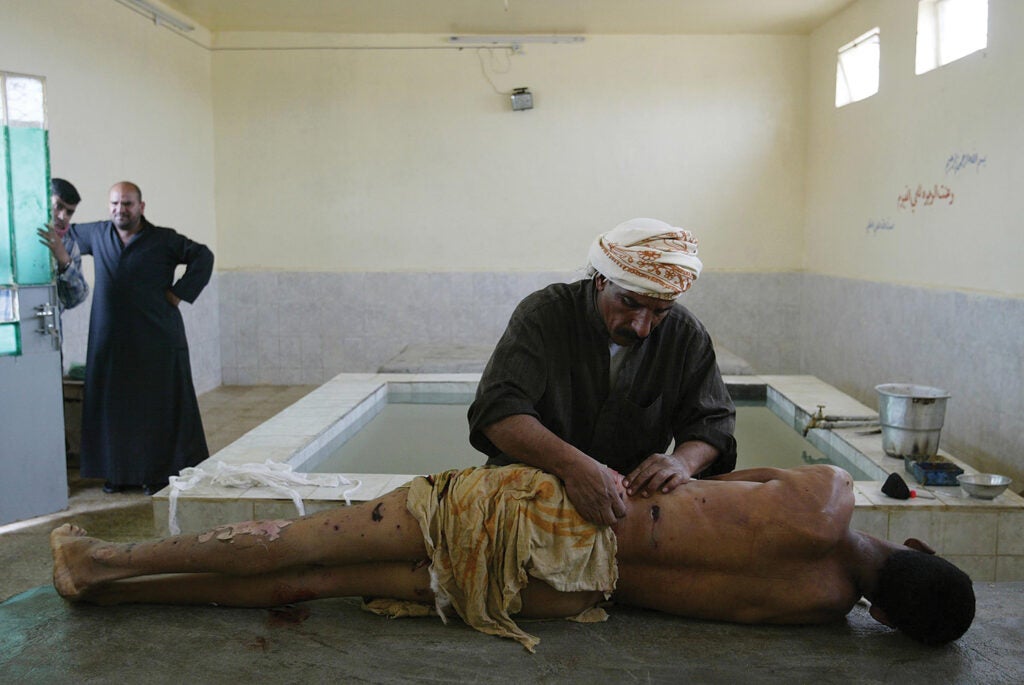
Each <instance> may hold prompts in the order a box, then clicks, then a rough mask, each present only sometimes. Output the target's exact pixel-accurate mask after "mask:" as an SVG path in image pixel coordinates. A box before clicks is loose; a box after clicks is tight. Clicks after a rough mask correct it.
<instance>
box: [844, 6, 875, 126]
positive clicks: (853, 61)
mask: <svg viewBox="0 0 1024 685" xmlns="http://www.w3.org/2000/svg"><path fill="white" fill-rule="evenodd" d="M879 46H880V38H879V32H878V27H877V26H876V27H875V28H873V29H871V30H870V31H868V32H867V33H865V34H864V35H863V36H861V37H860V38H858V39H857V40H855V41H853V42H852V43H847V44H846V45H844V46H843V47H841V48H839V56H838V58H837V59H836V107H842V106H843V105H848V104H850V103H851V102H857V101H858V100H863V99H864V98H867V97H871V96H872V95H874V94H875V93H877V92H878V54H879Z"/></svg>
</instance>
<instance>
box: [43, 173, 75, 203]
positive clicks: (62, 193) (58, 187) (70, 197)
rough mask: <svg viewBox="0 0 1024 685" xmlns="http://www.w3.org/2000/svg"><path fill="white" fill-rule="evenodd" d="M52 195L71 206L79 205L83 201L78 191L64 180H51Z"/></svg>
mask: <svg viewBox="0 0 1024 685" xmlns="http://www.w3.org/2000/svg"><path fill="white" fill-rule="evenodd" d="M50 195H56V196H57V197H59V198H60V199H61V200H63V201H64V202H66V203H68V204H69V205H77V204H78V203H79V202H81V201H82V196H81V195H79V194H78V190H77V189H76V188H75V187H74V186H73V185H71V184H70V183H68V182H67V181H65V180H64V179H63V178H51V179H50Z"/></svg>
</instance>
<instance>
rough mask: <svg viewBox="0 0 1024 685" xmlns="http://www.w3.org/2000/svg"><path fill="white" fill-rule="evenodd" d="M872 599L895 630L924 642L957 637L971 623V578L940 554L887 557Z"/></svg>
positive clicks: (912, 552)
mask: <svg viewBox="0 0 1024 685" xmlns="http://www.w3.org/2000/svg"><path fill="white" fill-rule="evenodd" d="M873 602H874V603H875V604H877V605H878V608H880V609H882V610H883V611H884V612H885V614H886V616H887V618H888V619H889V621H890V622H891V623H892V624H893V625H894V626H896V627H897V628H898V629H899V630H901V631H902V632H904V633H906V634H907V635H908V636H909V637H911V638H913V639H915V640H917V641H919V642H923V643H925V644H927V645H941V644H945V643H947V642H951V641H953V640H955V639H957V638H958V637H960V636H961V635H963V634H964V633H965V632H967V629H968V628H970V627H971V622H972V621H974V607H975V600H974V586H973V584H972V583H971V578H970V576H968V575H967V574H966V573H964V572H963V571H961V570H960V569H959V568H957V567H956V566H954V565H953V564H951V563H949V562H948V561H946V560H945V559H943V558H941V557H937V556H934V555H932V554H925V553H924V552H919V551H917V550H912V549H908V550H900V551H898V552H895V553H894V554H893V555H892V556H890V557H889V558H888V559H887V560H886V562H885V564H884V565H883V566H882V568H881V570H880V571H879V573H878V588H877V591H876V593H875V597H874V598H873Z"/></svg>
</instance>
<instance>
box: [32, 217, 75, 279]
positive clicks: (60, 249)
mask: <svg viewBox="0 0 1024 685" xmlns="http://www.w3.org/2000/svg"><path fill="white" fill-rule="evenodd" d="M36 235H38V236H39V242H40V243H42V244H43V245H46V247H48V248H49V249H50V252H51V253H53V257H54V259H56V260H57V267H58V268H59V269H60V270H61V271H63V270H64V269H66V268H68V265H69V264H70V263H71V255H69V254H68V251H67V249H66V248H65V247H64V241H63V240H61V238H60V236H59V235H57V231H56V229H54V227H53V224H46V227H45V228H40V229H38V230H37V231H36Z"/></svg>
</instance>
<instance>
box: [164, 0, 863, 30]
mask: <svg viewBox="0 0 1024 685" xmlns="http://www.w3.org/2000/svg"><path fill="white" fill-rule="evenodd" d="M853 1H854V0H163V3H164V4H165V5H166V6H167V7H169V8H171V9H173V10H176V11H177V12H178V13H180V14H183V15H185V16H186V17H188V18H189V19H191V20H192V21H195V22H196V23H198V24H201V25H202V26H204V27H206V28H207V29H209V30H210V31H213V32H221V31H225V32H226V31H285V32H292V31H295V32H304V33H305V32H330V33H428V34H445V33H476V34H480V33H486V34H493V33H519V34H540V33H548V34H553V33H562V34H615V33H618V34H723V33H751V34H807V33H809V32H810V31H812V30H813V29H814V28H816V27H817V26H819V25H820V24H821V23H822V22H824V21H825V20H827V19H828V18H830V17H832V16H833V15H835V14H836V13H837V12H839V11H840V10H841V9H843V8H844V7H846V6H848V5H850V4H852V2H853Z"/></svg>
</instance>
